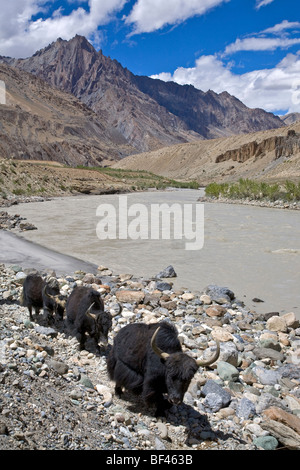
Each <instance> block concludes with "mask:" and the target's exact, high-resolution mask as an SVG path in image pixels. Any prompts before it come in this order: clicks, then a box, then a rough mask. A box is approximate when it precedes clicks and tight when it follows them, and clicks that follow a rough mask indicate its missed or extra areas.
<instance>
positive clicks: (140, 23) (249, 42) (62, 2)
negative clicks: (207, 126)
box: [0, 0, 300, 114]
mask: <svg viewBox="0 0 300 470" xmlns="http://www.w3.org/2000/svg"><path fill="white" fill-rule="evenodd" d="M0 7H1V10H0V11H1V17H0V55H6V56H10V57H28V56H30V55H32V54H33V53H34V52H36V51H37V50H39V49H41V48H42V47H45V46H47V45H48V44H49V43H51V42H52V41H55V40H56V39H57V38H58V37H61V38H63V39H71V38H72V37H74V36H75V34H81V35H83V36H86V37H87V38H88V39H89V41H90V42H91V43H92V44H93V45H94V47H95V48H96V49H97V50H99V49H100V48H101V49H102V51H103V53H104V54H105V55H108V56H110V57H111V58H112V59H117V60H118V61H119V62H120V63H121V64H122V65H123V66H124V67H127V68H128V69H129V70H130V71H131V72H133V73H135V74H137V75H148V76H151V77H153V78H160V79H162V80H173V81H176V82H177V83H180V84H186V83H188V84H192V85H194V86H195V87H196V88H199V89H201V90H203V91H207V90H208V89H212V90H214V91H215V92H217V93H220V92H222V91H228V92H229V93H230V94H233V95H235V96H236V97H237V98H239V99H240V100H241V101H243V102H244V103H245V104H246V105H247V106H249V107H251V108H255V107H260V108H263V109H265V110H266V111H270V112H274V113H278V114H284V113H286V112H300V1H299V0H47V1H46V0H13V1H12V0H11V1H10V2H7V0H0Z"/></svg>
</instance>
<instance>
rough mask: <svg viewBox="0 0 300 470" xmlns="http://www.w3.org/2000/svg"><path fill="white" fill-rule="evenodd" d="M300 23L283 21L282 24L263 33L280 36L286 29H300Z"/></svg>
mask: <svg viewBox="0 0 300 470" xmlns="http://www.w3.org/2000/svg"><path fill="white" fill-rule="evenodd" d="M299 28H300V23H299V21H287V20H283V21H282V22H281V23H279V24H276V25H275V26H272V27H271V28H267V29H264V30H263V31H262V33H272V34H278V33H281V32H282V31H284V30H286V29H299Z"/></svg>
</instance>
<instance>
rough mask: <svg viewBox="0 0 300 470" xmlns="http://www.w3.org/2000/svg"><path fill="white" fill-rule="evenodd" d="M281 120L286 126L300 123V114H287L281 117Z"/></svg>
mask: <svg viewBox="0 0 300 470" xmlns="http://www.w3.org/2000/svg"><path fill="white" fill-rule="evenodd" d="M280 118H281V120H282V121H283V122H284V124H286V125H287V126H288V125H289V124H293V123H294V122H297V121H300V113H289V114H285V116H281V117H280Z"/></svg>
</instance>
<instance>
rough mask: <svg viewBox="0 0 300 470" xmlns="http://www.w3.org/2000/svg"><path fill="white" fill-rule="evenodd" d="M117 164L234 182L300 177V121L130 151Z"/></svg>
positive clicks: (204, 182) (175, 175) (201, 179)
mask: <svg viewBox="0 0 300 470" xmlns="http://www.w3.org/2000/svg"><path fill="white" fill-rule="evenodd" d="M113 167H114V168H121V169H125V170H144V171H150V172H155V173H156V174H157V175H161V176H164V177H168V178H173V179H177V180H180V179H181V180H184V181H188V180H197V181H198V183H199V185H202V186H206V185H207V184H208V183H211V182H213V181H214V182H232V181H237V180H238V179H239V178H251V179H258V180H259V179H260V180H263V181H280V180H281V181H285V180H286V179H291V180H295V181H299V178H300V122H299V121H298V122H295V123H294V124H292V125H290V126H287V127H282V128H280V129H271V130H267V131H260V132H254V133H249V134H240V135H236V136H230V137H222V138H219V139H209V140H202V141H198V142H193V143H185V144H181V145H173V146H171V147H167V148H163V149H159V150H156V151H152V152H146V153H141V154H135V155H130V156H128V157H127V158H124V159H122V160H120V161H118V162H116V163H115V164H113Z"/></svg>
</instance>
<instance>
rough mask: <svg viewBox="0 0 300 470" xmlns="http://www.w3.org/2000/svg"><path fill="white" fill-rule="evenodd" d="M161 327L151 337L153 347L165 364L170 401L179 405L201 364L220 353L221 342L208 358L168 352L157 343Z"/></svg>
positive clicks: (210, 361) (180, 352) (216, 357)
mask: <svg viewBox="0 0 300 470" xmlns="http://www.w3.org/2000/svg"><path fill="white" fill-rule="evenodd" d="M159 329H160V328H157V329H156V331H155V332H154V334H153V336H152V338H151V347H152V349H153V351H154V352H155V353H156V354H157V355H158V356H159V357H160V359H161V360H162V362H163V364H164V366H165V382H166V388H167V396H168V401H169V402H170V403H172V404H173V405H179V404H180V403H182V401H183V397H184V394H185V392H186V391H187V389H188V387H189V385H190V383H191V380H192V378H193V377H194V375H195V373H196V372H197V370H198V368H199V367H200V366H208V365H210V364H212V363H213V362H215V361H216V360H217V359H218V357H219V354H220V344H219V342H218V341H217V342H216V343H217V349H216V351H215V353H214V354H213V355H212V357H210V358H209V359H208V360H200V359H194V358H192V357H191V356H189V355H187V354H185V353H184V352H182V351H179V352H175V353H171V354H169V353H167V352H164V351H162V350H161V349H160V348H159V347H158V346H157V344H156V336H157V333H158V331H159Z"/></svg>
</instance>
